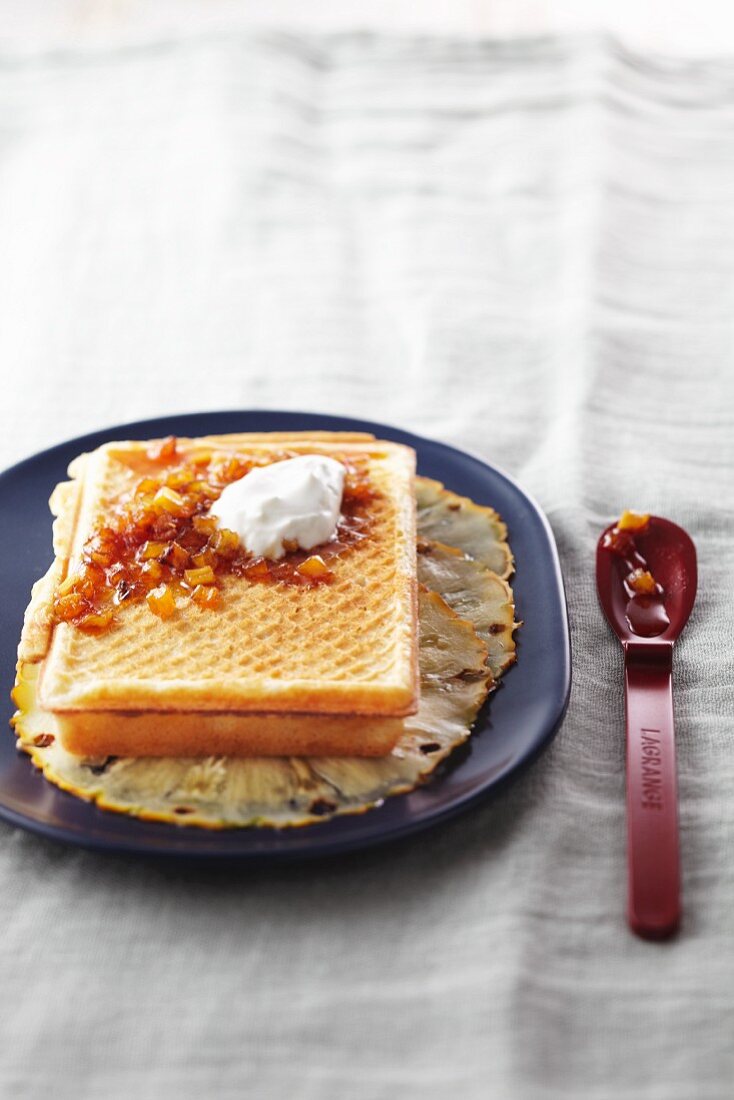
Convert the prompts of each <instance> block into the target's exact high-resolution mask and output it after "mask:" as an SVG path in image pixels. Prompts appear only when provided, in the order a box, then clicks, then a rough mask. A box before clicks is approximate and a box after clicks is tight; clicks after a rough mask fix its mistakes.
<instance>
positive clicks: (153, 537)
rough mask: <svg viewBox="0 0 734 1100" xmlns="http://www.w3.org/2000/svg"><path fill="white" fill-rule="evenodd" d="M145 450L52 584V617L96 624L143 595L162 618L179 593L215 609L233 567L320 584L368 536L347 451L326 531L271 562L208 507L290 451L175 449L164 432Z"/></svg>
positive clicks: (358, 472) (366, 486) (360, 486)
mask: <svg viewBox="0 0 734 1100" xmlns="http://www.w3.org/2000/svg"><path fill="white" fill-rule="evenodd" d="M147 457H148V462H147V463H146V468H145V471H144V474H145V476H141V478H140V480H139V481H138V482H137V485H136V486H135V488H134V490H133V491H132V492H131V493H130V494H129V495H128V496H127V497H126V498H124V499H122V500H121V501H120V503H119V505H118V506H117V507H116V508H115V510H114V511H113V512H111V514H110V515H109V517H108V518H107V522H106V523H105V524H104V525H102V526H99V527H98V528H97V529H96V530H95V531H93V532H92V534H91V535H90V537H89V538H88V539H87V541H86V543H85V544H84V549H83V552H82V560H81V562H80V564H79V566H78V567H77V568H76V570H75V571H74V572H73V573H71V574H70V575H69V576H68V577H67V578H66V580H65V581H63V583H62V584H60V585H59V587H58V588H57V590H56V593H55V596H54V604H53V611H54V618H55V620H56V621H57V622H68V623H73V624H74V625H75V626H77V627H79V628H80V629H81V630H85V631H90V632H93V633H98V632H102V631H104V630H106V629H108V628H109V627H110V626H111V625H112V624H113V623H114V620H115V615H116V612H117V609H118V608H119V607H121V606H122V604H124V603H128V602H130V603H133V602H141V601H142V600H145V601H146V602H147V604H148V607H149V608H150V610H151V612H152V613H153V614H154V615H157V616H158V617H159V618H161V619H168V618H170V617H171V616H172V615H174V614H175V612H176V598H177V597H180V596H182V595H183V596H185V597H186V598H187V599H190V600H192V601H193V602H194V603H195V604H197V606H198V607H200V608H202V609H214V608H217V607H219V606H220V605H221V600H222V590H221V580H222V578H223V577H225V576H232V575H233V576H237V577H244V578H246V579H247V580H249V581H251V582H253V583H259V584H275V583H281V584H288V585H295V586H299V587H314V586H316V585H320V584H329V583H330V582H331V581H332V580H333V578H334V573H333V570H332V569H331V567H330V563H331V562H332V560H333V559H334V558H336V557H338V556H339V555H341V554H343V553H345V552H346V551H347V550H349V549H350V548H351V547H353V546H355V545H356V544H357V543H359V542H360V541H361V540H362V539H364V538H365V537H366V535H367V531H368V508H369V503H370V501H371V500H372V499H373V498H374V491H373V489H372V486H371V484H370V482H369V479H368V476H367V472H366V463H365V462H363V461H362V462H360V461H359V459H358V458H355V457H354V456H350V457H349V458H345V457H343V456H339V459H340V461H341V462H343V464H344V466H345V467H346V471H347V473H346V479H345V485H344V495H343V497H342V506H341V517H340V520H339V524H338V527H337V530H336V534H335V536H334V538H333V539H331V540H329V542H326V543H323V544H322V545H321V546H318V547H315V548H314V549H313V550H308V551H306V550H301V549H299V547H298V546H297V545H293V546H286V549H287V551H288V552H287V553H286V555H285V557H283V558H281V559H280V560H278V561H271V560H269V559H267V558H262V557H253V555H251V554H249V553H248V552H247V550H246V549H245V548H244V547H243V545H242V544H241V542H240V540H239V538H238V537H237V535H236V534H235V533H234V532H233V531H228V530H226V529H225V528H221V527H219V526H218V524H217V521H216V520H215V519H214V518H213V517H211V516H209V515H207V513H208V511H209V509H210V507H211V505H212V504H213V502H214V501H215V500H217V499H218V497H219V496H220V494H221V493H222V491H223V490H224V488H225V486H227V485H229V484H230V483H231V482H233V481H237V480H238V479H239V478H241V477H244V476H245V475H246V474H248V473H249V472H250V470H252V469H253V468H254V467H256V466H263V465H269V464H270V463H271V462H277V461H281V460H284V459H287V458H293V457H295V455H294V453H293V452H288V451H282V452H279V453H278V454H269V455H268V456H267V459H263V458H261V457H259V456H253V455H240V454H238V455H232V456H227V455H222V454H221V453H220V454H218V455H214V454H213V453H212V452H210V451H207V450H205V449H204V448H202V449H201V450H200V451H198V452H194V453H193V454H187V455H185V456H184V455H181V454H180V453H179V451H178V448H177V442H176V440H175V438H173V437H171V438H169V439H166V440H163V441H162V442H161V443H159V444H156V446H155V447H154V448H152V449H151V450H150V451H149V452H148V456H147Z"/></svg>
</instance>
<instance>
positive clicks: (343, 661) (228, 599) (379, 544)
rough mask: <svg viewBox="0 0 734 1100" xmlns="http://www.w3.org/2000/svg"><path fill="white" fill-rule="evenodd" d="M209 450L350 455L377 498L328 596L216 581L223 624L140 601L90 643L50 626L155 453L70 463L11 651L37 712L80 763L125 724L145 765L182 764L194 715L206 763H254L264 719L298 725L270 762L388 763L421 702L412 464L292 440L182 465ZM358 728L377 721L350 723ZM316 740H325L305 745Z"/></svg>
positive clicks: (206, 615)
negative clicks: (63, 594)
mask: <svg viewBox="0 0 734 1100" xmlns="http://www.w3.org/2000/svg"><path fill="white" fill-rule="evenodd" d="M204 444H205V445H206V448H207V450H211V449H214V450H217V451H221V452H222V453H223V454H227V453H238V454H253V455H257V456H263V457H267V455H268V453H270V452H277V451H278V449H281V450H282V448H283V446H287V449H288V452H289V453H293V454H303V453H319V454H327V455H334V456H336V457H338V456H339V455H343V456H344V457H345V458H349V457H360V458H361V459H362V460H364V461H366V464H367V468H368V476H369V479H370V482H371V484H372V486H373V488H374V489H375V497H374V499H373V500H372V501H371V502H370V505H369V513H370V527H369V534H368V537H367V538H365V539H364V540H363V541H362V542H360V543H358V544H357V545H355V546H353V547H350V548H349V549H348V551H347V552H345V553H344V554H343V555H342V556H339V557H337V558H334V559H331V561H330V564H331V567H332V569H333V572H334V580H333V582H332V583H331V584H330V585H328V586H326V585H324V586H317V587H313V588H300V587H291V586H287V585H283V584H262V583H256V582H250V581H247V580H244V579H243V578H238V577H225V578H223V581H222V595H223V599H222V606H221V609H220V610H217V611H202V610H201V609H200V608H198V607H196V606H195V605H194V604H192V603H191V602H190V601H186V600H182V601H179V606H178V608H177V613H176V615H175V617H174V618H173V619H170V620H167V621H162V620H159V619H157V618H155V617H154V616H153V615H151V613H150V611H149V609H148V607H147V606H146V604H145V603H144V602H143V603H135V604H130V605H129V606H128V605H123V607H122V608H121V609H120V614H119V616H118V621H117V624H116V625H115V627H114V628H113V629H111V630H109V631H108V632H105V633H102V634H99V635H92V634H88V633H85V632H83V631H81V630H79V629H77V628H76V627H75V626H73V625H70V624H67V623H59V624H56V625H51V624H50V610H51V602H50V601H51V599H52V596H53V590H54V587H55V585H56V584H57V583H58V581H59V580H61V579H63V576H64V575H66V573H67V572H68V571H69V570H71V569H73V568H74V566H75V564H76V562H77V561H78V559H79V556H80V553H81V548H82V546H83V544H84V542H85V540H86V538H87V537H88V535H89V533H90V531H91V530H92V529H93V528H94V526H95V524H97V523H99V522H100V521H102V522H103V521H104V516H105V514H109V511H110V510H111V509H112V508H114V506H115V504H116V502H118V501H119V500H120V498H121V497H123V496H124V495H125V494H126V493H128V492H130V491H131V490H132V488H133V487H134V485H135V483H136V482H137V480H138V479H139V478H140V474H141V468H143V467H144V465H145V456H146V453H147V450H148V448H149V446H150V444H147V443H135V442H129V443H128V442H125V443H113V444H107V445H106V446H104V447H101V448H99V450H97V451H95V452H93V453H91V454H90V455H87V456H82V457H81V458H80V459H78V460H75V462H74V463H72V466H71V467H70V474H71V476H72V478H73V481H72V483H71V484H69V483H66V484H65V485H64V486H62V487H60V488H59V489H58V490H57V491H56V493H55V494H54V497H52V507H53V508H54V510H55V511H56V512H57V516H58V518H57V521H56V524H55V549H56V555H57V556H56V560H55V562H54V564H53V566H52V568H51V570H50V572H49V574H48V575H47V577H46V578H44V579H43V580H42V581H41V582H39V584H38V585H37V586H36V588H35V589H34V595H33V599H32V601H31V605H30V607H29V609H28V612H27V615H26V624H25V627H24V632H23V639H22V643H21V651H20V656H21V658H22V659H23V660H25V661H30V662H38V661H41V660H43V667H42V671H41V680H40V684H41V687H40V691H41V698H42V701H43V705H44V707H45V708H47V709H48V710H50V711H52V712H54V713H55V714H56V715H57V716H58V717H59V719H60V724H61V730H62V738H63V740H64V743H65V744H67V745H68V746H69V747H70V748H72V746H73V751H77V752H80V753H81V752H87V753H89V752H93V751H96V752H116V751H120V749H119V748H118V749H115V748H113V747H112V746H111V744H110V743H109V738H110V736H112V740H114V736H113V735H114V728H115V725H114V722H113V721H111V719H112V718H113V716H115V720H116V721H117V727H116V728H117V729H118V732H119V731H120V730H121V729H122V728H123V727H124V726H125V720H127V724H128V728H129V729H130V730H133V727H134V738H133V740H132V741H128V742H127V743H126V744H127V748H128V751H129V749H130V746H131V745H132V744H133V743H134V744H136V745H138V750H136V751H141V752H146V753H155V752H156V751H161V752H165V753H166V754H172V755H175V754H177V753H190V752H192V751H194V748H193V746H192V744H191V739H188V740H186V739H185V737H184V731H185V729H186V728H187V723H186V722H185V721H182V720H181V714H182V712H183V713H191V712H195V713H196V714H197V715H208V716H213V717H212V719H211V721H210V722H209V724H210V726H211V729H212V731H214V730H216V729H219V733H220V735H221V736H220V738H219V740H218V741H217V742H216V744H217V748H216V750H214V751H217V752H222V753H236V752H240V751H241V752H253V751H256V752H258V753H262V752H264V751H267V748H266V746H264V741H265V742H266V741H267V737H264V734H266V733H267V726H266V723H265V718H264V717H263V716H264V715H268V714H273V713H275V712H278V713H283V712H287V713H289V714H294V712H295V713H297V714H298V715H299V720H298V721H297V722H296V721H294V722H292V723H291V725H292V726H293V731H292V737H287V738H286V741H285V742H284V741H282V739H281V740H280V741H279V743H278V745H277V746H275V744H274V743H273V749H272V751H273V752H276V753H277V754H278V755H280V754H281V753H283V752H291V753H296V754H297V753H299V751H300V749H299V745H300V747H301V748H302V749H303V751H307V752H330V753H335V752H336V753H338V752H339V751H344V752H349V753H351V754H354V753H359V752H360V751H362V750H364V751H365V752H367V753H368V754H369V753H375V752H386V751H389V748H390V747H391V746H392V744H393V743H394V741H395V739H396V737H397V735H398V732H399V729H400V723H399V722H396V719H397V718H398V717H399V716H401V715H405V714H410V713H413V712H414V711H415V708H416V706H417V694H418V690H417V676H416V659H417V641H416V638H417V628H416V604H415V588H416V580H415V574H416V565H415V515H414V507H415V506H414V498H413V489H412V482H413V473H414V461H415V459H414V454H413V452H412V451H411V450H410V449H409V448H406V447H402V446H400V445H397V444H392V443H387V442H382V441H379V440H374V439H371V438H370V437H367V436H349V435H342V434H340V435H333V436H331V435H328V433H319V434H318V435H311V434H297V433H287V434H284V435H279V434H268V435H240V436H227V437H219V438H217V437H211V438H208V439H206V440H179V453H180V454H181V455H182V457H184V458H185V457H186V455H187V454H191V453H194V452H196V450H197V449H199V450H200V449H201V448H202V445H204ZM123 712H124V713H123ZM131 712H133V713H131ZM217 714H219V715H221V722H219V723H217V722H216V720H215V718H216V715H217ZM356 715H364V716H368V717H369V718H370V719H371V720H370V721H369V722H368V723H364V722H362V723H360V722H358V721H357V722H355V721H350V720H349V719H350V717H351V716H356ZM75 716H78V721H77V720H75ZM156 716H157V717H156ZM309 716H313V717H314V721H313V722H309ZM330 716H331V717H330ZM325 719H326V721H325ZM146 724H147V729H148V730H149V731H150V734H151V736H150V737H149V738H147V740H146V738H145V737H142V739H141V730H143V729H144V728H146ZM309 727H310V728H309ZM176 728H178V729H180V730H181V737H183V738H184V741H183V742H182V743H181V744H177V743H176V739H175V729H176ZM281 728H282V729H283V730H286V729H287V728H288V723H284V724H283V726H282V727H281ZM105 729H107V735H106V734H105ZM271 729H274V726H273V725H272V724H271ZM156 730H157V731H158V732H157V733H156ZM318 730H320V731H321V737H322V741H319V740H318V739H316V740H314V738H316V734H317V731H318ZM110 731H111V733H110ZM227 731H228V732H227ZM299 731H300V732H299ZM105 736H107V742H105V740H104V738H105ZM156 736H158V737H159V739H160V746H162V747H160V748H159V750H157V749H156V745H155V740H156ZM253 738H254V741H253V740H252V739H253ZM251 742H252V743H251ZM200 751H201V752H211V751H212V749H210V748H208V747H207V746H206V745H202V746H201V749H200Z"/></svg>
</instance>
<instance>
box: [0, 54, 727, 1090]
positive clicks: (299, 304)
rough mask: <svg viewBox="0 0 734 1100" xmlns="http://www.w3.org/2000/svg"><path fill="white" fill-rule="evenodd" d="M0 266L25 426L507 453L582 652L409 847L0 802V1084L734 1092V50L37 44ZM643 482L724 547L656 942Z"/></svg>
mask: <svg viewBox="0 0 734 1100" xmlns="http://www.w3.org/2000/svg"><path fill="white" fill-rule="evenodd" d="M0 303H1V305H0V370H2V401H1V403H0V459H2V460H4V464H5V463H8V462H10V461H12V460H15V459H17V458H20V457H22V456H24V455H25V454H27V453H30V452H32V451H33V450H35V449H38V448H40V447H42V446H44V445H47V444H49V443H51V442H54V441H56V440H60V439H62V438H64V437H67V436H69V435H72V434H77V433H80V432H83V431H85V430H88V429H92V428H96V427H99V426H103V425H106V424H108V423H114V422H119V421H123V420H130V419H135V418H138V417H144V416H148V415H155V414H159V413H165V412H175V411H189V410H198V409H214V408H232V407H245V406H267V407H285V408H294V409H298V408H308V409H314V410H323V411H335V412H341V413H346V414H355V415H360V416H371V417H375V418H379V419H385V420H389V421H392V422H394V423H396V424H401V425H404V426H407V427H409V428H412V429H417V430H419V431H421V432H423V433H427V434H431V435H435V436H437V437H440V438H442V439H445V440H448V441H451V442H453V443H456V444H459V445H463V446H466V447H468V448H472V449H474V450H476V451H478V452H480V453H481V454H483V455H484V456H486V457H487V458H488V459H489V460H492V461H495V462H497V463H498V464H500V465H503V466H504V467H506V468H507V469H509V471H510V472H512V473H513V474H514V475H516V476H517V477H518V478H519V479H520V480H521V482H522V483H523V484H524V485H525V486H526V487H527V488H528V489H529V490H530V491H531V492H532V493H534V494H535V495H536V496H537V497H538V499H539V500H540V502H541V503H542V505H543V506H544V508H545V510H546V512H547V514H548V516H549V518H550V521H551V523H552V525H553V528H554V531H555V534H556V538H557V540H558V544H559V549H560V553H561V557H562V561H563V567H564V571H565V577H566V583H567V589H568V600H569V607H570V615H571V621H572V627H573V644H574V676H575V680H574V689H573V695H572V700H571V706H570V709H569V712H568V716H567V719H566V722H565V724H564V726H563V728H562V729H561V731H560V733H559V734H558V737H557V739H556V741H555V742H554V744H553V745H552V747H551V748H550V749H549V750H548V751H547V752H546V753H545V755H544V756H543V757H542V758H541V759H540V760H539V761H538V762H537V763H536V765H535V766H534V767H533V768H532V769H531V770H529V771H528V772H526V773H525V774H524V775H523V776H522V777H521V778H520V779H519V780H518V781H517V782H516V783H514V784H513V785H512V786H511V787H509V788H507V789H506V790H505V791H504V792H503V793H502V794H501V795H500V796H499V797H497V798H495V799H494V800H492V801H490V802H489V803H487V804H486V805H484V806H482V807H481V808H480V809H478V810H475V811H473V812H471V813H470V814H468V815H467V816H465V817H464V818H462V819H460V820H457V821H455V822H453V823H451V824H449V825H446V826H444V827H441V828H438V829H435V830H433V831H432V832H430V833H428V834H426V835H425V836H423V837H418V838H415V839H411V840H409V841H405V842H401V843H399V844H397V845H395V846H394V847H391V848H389V849H385V850H382V851H377V852H374V853H364V854H362V855H353V856H351V857H349V858H344V859H339V860H336V861H331V862H329V863H325V864H322V865H312V866H302V867H292V868H289V869H287V868H278V869H271V870H268V869H264V870H258V871H251V870H248V871H242V870H237V869H233V868H227V869H224V868H220V869H208V868H205V867H199V868H194V869H190V868H186V867H182V866H175V865H171V866H165V865H163V866H160V865H151V864H144V863H141V862H139V861H136V860H135V859H132V858H130V859H127V858H107V857H105V856H101V855H94V854H88V853H84V852H81V851H77V850H73V849H68V848H63V847H60V846H57V845H55V844H53V843H46V842H44V841H42V840H39V839H38V838H36V837H33V836H30V835H27V834H25V833H23V832H21V831H16V830H14V829H11V828H9V827H6V826H2V827H1V828H0V918H1V920H2V929H3V932H2V940H1V941H0V1014H1V1015H2V1039H1V1042H0V1095H2V1096H3V1097H6V1096H7V1097H11V1096H12V1097H16V1096H19V1097H44V1098H46V1097H48V1096H54V1097H59V1098H67V1097H68V1098H75V1100H78V1098H90V1100H96V1098H98V1097H100V1096H107V1097H113V1098H118V1097H120V1098H127V1097H144V1098H148V1097H150V1098H156V1100H157V1098H159V1097H167V1096H172V1097H177V1098H178V1100H187V1098H189V1097H191V1098H193V1097H200V1096H206V1097H222V1098H230V1097H232V1098H234V1097H238V1098H239V1097H242V1096H247V1097H253V1098H257V1100H284V1098H288V1100H291V1098H293V1100H301V1098H302V1100H324V1098H331V1097H334V1098H335V1100H352V1098H354V1100H373V1098H374V1100H377V1098H383V1097H384V1098H392V1097H394V1096H396V1095H399V1096H403V1097H406V1100H445V1098H446V1097H449V1096H451V1095H453V1094H454V1093H456V1094H457V1095H461V1096H463V1097H466V1098H468V1100H475V1098H477V1100H478V1098H484V1097H491V1098H498V1100H504V1098H508V1100H515V1098H520V1100H524V1098H526V1097H527V1098H546V1097H547V1098H549V1100H551V1098H556V1097H557V1098H564V1100H566V1098H579V1100H581V1098H583V1100H607V1098H609V1100H612V1098H614V1100H618V1098H625V1100H627V1098H629V1100H714V1098H715V1100H725V1098H729V1097H731V1096H732V1095H734V935H733V933H734V858H733V856H732V851H733V849H734V763H733V760H734V755H733V750H734V743H733V738H732V718H731V712H732V702H733V700H734V663H733V661H734V659H733V652H734V646H733V645H732V642H733V641H734V630H733V625H734V623H733V617H732V603H733V599H734V592H733V591H732V581H731V577H732V566H733V565H734V544H733V542H732V538H733V536H734V530H733V522H732V520H733V511H734V494H733V493H732V473H733V470H734V321H733V316H734V61H718V62H714V61H712V62H696V63H684V62H666V61H665V60H662V59H652V58H649V57H642V56H632V55H629V54H625V53H624V52H622V51H621V50H620V49H618V48H617V47H615V46H614V45H613V44H611V43H609V42H606V41H600V40H597V39H580V40H570V41H560V42H559V41H553V40H539V41H534V42H533V41H531V42H525V43H518V44H513V43H504V44H500V43H481V42H480V43H471V42H463V43H462V42H450V41H442V40H431V39H424V40H397V39H395V40H393V39H390V38H371V37H360V36H344V37H336V38H311V39H308V38H296V37H288V36H279V35H272V36H265V37H260V38H259V39H252V38H246V37H243V36H234V37H230V38H228V39H224V38H217V37H213V38H211V39H202V40H196V41H189V42H186V43H176V42H175V41H169V40H166V41H160V42H151V43H150V44H149V45H147V46H146V45H142V46H137V47H130V48H127V49H120V50H104V49H97V50H88V51H85V52H83V53H79V54H74V53H73V52H68V51H66V52H64V51H61V52H56V53H45V54H37V55H26V56H25V57H20V56H13V55H9V54H6V55H5V56H4V57H3V58H2V59H0ZM630 504H631V505H638V506H639V507H643V508H649V509H652V510H654V511H656V512H658V513H661V514H665V515H668V516H670V517H671V518H673V519H674V520H676V521H678V522H679V523H681V524H683V525H685V526H686V527H687V528H688V530H689V531H690V532H691V533H692V535H693V537H694V538H695V540H696V542H697V545H698V549H699V555H700V590H699V593H700V594H699V598H698V602H697V605H696V609H695V612H694V615H693V617H692V620H691V623H690V625H689V628H688V630H687V632H686V634H685V636H684V639H683V640H682V641H681V644H680V647H679V649H678V651H677V656H676V665H675V675H676V704H677V725H678V745H679V773H680V794H681V836H682V859H683V871H684V887H685V907H686V913H685V922H684V925H683V929H682V932H681V934H680V937H679V938H678V939H677V941H675V942H673V943H670V944H666V945H651V944H646V943H642V942H640V941H639V940H636V939H635V938H633V937H632V936H631V935H630V934H629V933H628V931H627V929H626V926H625V923H624V901H625V850H624V847H625V835H624V774H623V732H622V695H621V655H620V652H619V648H618V646H617V643H616V641H615V640H613V638H612V637H611V635H610V632H609V630H608V629H607V627H606V625H605V623H604V622H603V621H602V619H601V616H600V613H599V611H598V609H597V604H596V597H595V592H594V581H593V556H592V554H593V548H594V544H595V539H596V536H597V533H598V531H599V529H600V528H601V527H602V526H603V525H604V524H606V523H607V522H608V520H609V519H610V518H611V517H613V515H614V514H615V513H616V512H618V511H619V509H620V508H621V507H622V506H624V505H630ZM2 521H3V522H4V523H9V522H10V523H12V517H8V516H3V517H2ZM530 613H531V609H528V614H530ZM8 736H10V735H9V734H8Z"/></svg>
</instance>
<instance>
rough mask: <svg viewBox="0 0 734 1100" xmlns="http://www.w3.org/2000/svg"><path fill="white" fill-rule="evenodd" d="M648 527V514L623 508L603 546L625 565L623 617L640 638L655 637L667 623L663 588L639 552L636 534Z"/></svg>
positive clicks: (668, 622)
mask: <svg viewBox="0 0 734 1100" xmlns="http://www.w3.org/2000/svg"><path fill="white" fill-rule="evenodd" d="M649 529H650V517H649V515H640V514H638V513H637V512H630V511H625V512H623V513H622V515H621V517H620V518H619V520H618V521H617V523H616V524H615V526H614V527H613V528H612V529H611V531H609V532H608V533H607V534H606V535H605V537H604V543H603V546H604V548H605V549H606V550H609V551H610V552H611V553H612V554H615V555H616V556H617V557H618V558H621V559H622V561H623V562H624V564H625V565H626V566H627V575H626V576H625V578H624V581H623V584H624V588H625V592H626V593H627V595H628V597H629V599H628V601H627V607H626V608H625V617H626V619H627V622H628V623H629V627H630V630H632V631H633V633H635V634H637V635H639V636H640V637H642V638H655V637H657V636H658V635H659V634H662V633H663V632H664V631H665V630H667V628H668V627H669V626H670V618H669V617H668V613H667V611H666V610H665V603H664V597H665V591H664V589H663V586H662V585H661V584H658V582H657V581H656V580H655V578H654V576H653V574H652V571H651V569H650V566H649V565H648V563H647V561H646V560H645V558H644V557H643V555H642V554H641V553H640V549H639V546H638V544H637V542H636V538H637V537H638V536H639V535H645V534H646V533H647V532H648V531H649Z"/></svg>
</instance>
